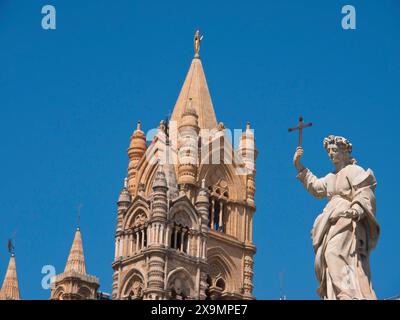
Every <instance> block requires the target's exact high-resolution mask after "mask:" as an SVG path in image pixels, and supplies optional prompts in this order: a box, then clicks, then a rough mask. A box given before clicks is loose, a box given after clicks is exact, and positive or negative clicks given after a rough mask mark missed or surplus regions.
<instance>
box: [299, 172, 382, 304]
mask: <svg viewBox="0 0 400 320" xmlns="http://www.w3.org/2000/svg"><path fill="white" fill-rule="evenodd" d="M297 178H298V179H299V180H300V181H301V182H302V183H303V185H304V187H305V188H306V189H307V190H308V191H309V192H310V193H311V194H312V195H314V196H315V197H317V198H319V199H322V198H325V197H326V198H328V200H329V201H328V203H327V205H326V206H325V208H324V210H323V212H322V213H321V214H320V215H319V216H318V217H317V218H316V220H315V222H314V226H313V229H312V231H311V236H312V241H313V247H314V251H315V272H316V275H317V279H318V281H319V282H320V287H319V288H318V290H317V292H318V294H319V295H320V297H321V298H323V299H376V295H375V292H374V291H373V289H372V285H371V274H370V268H369V255H370V253H371V250H373V249H374V247H375V245H376V243H377V241H378V236H379V225H378V223H377V221H376V218H375V213H376V205H375V193H374V191H375V187H376V180H375V177H374V174H373V172H372V171H371V170H370V169H368V170H366V171H365V170H364V169H363V168H361V167H360V166H358V165H355V164H350V165H347V166H346V167H344V168H343V169H342V170H340V171H339V172H337V173H330V174H328V175H327V176H325V177H324V178H320V179H318V178H317V177H316V176H315V175H314V174H313V173H312V172H311V171H310V170H309V169H304V170H303V171H301V172H300V173H299V174H298V175H297ZM355 204H358V205H359V206H360V207H362V209H363V214H362V215H361V217H360V219H359V221H357V220H354V219H351V218H345V217H340V218H339V219H338V220H337V221H336V222H334V220H335V219H334V217H338V216H339V215H340V214H343V213H344V211H346V210H348V209H350V208H351V207H352V206H354V205H355Z"/></svg>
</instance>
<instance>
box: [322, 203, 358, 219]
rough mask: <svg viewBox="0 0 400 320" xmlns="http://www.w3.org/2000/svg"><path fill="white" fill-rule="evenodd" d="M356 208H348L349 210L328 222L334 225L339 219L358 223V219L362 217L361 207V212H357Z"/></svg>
mask: <svg viewBox="0 0 400 320" xmlns="http://www.w3.org/2000/svg"><path fill="white" fill-rule="evenodd" d="M357 206H358V205H357ZM358 207H359V206H358ZM358 207H356V208H350V209H348V210H346V211H344V212H342V213H340V214H338V215H337V216H336V217H332V218H331V219H330V222H331V223H336V222H337V221H338V220H339V219H340V218H347V219H352V220H356V221H360V219H361V218H362V215H363V210H362V208H361V207H359V208H360V209H361V210H359V208H358Z"/></svg>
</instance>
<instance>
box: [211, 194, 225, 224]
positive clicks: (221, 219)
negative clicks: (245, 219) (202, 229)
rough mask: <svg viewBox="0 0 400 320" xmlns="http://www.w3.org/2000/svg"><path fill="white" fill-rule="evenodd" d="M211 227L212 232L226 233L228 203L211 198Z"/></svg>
mask: <svg viewBox="0 0 400 320" xmlns="http://www.w3.org/2000/svg"><path fill="white" fill-rule="evenodd" d="M209 210H210V211H209V217H208V218H209V227H210V228H211V229H212V230H215V231H219V232H225V230H226V226H225V224H226V201H225V200H224V199H220V198H216V197H210V209H209Z"/></svg>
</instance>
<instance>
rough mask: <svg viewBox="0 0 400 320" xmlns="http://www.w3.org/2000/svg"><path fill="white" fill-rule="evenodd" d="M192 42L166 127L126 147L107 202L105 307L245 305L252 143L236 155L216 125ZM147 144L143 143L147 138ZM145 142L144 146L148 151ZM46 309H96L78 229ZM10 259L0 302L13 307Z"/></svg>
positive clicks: (246, 137) (94, 285)
mask: <svg viewBox="0 0 400 320" xmlns="http://www.w3.org/2000/svg"><path fill="white" fill-rule="evenodd" d="M200 42H201V37H200V35H199V33H198V32H196V34H195V38H194V48H195V55H194V58H193V60H192V62H191V65H190V68H189V71H188V73H187V76H186V79H185V81H184V83H183V86H182V89H181V91H180V94H179V96H178V99H177V102H176V104H175V107H174V110H173V113H172V115H171V118H170V119H169V120H168V121H161V122H160V124H159V126H158V129H157V130H156V132H155V134H154V135H153V137H151V139H147V138H148V137H146V135H145V133H144V131H142V127H141V123H140V122H138V124H137V128H136V130H135V131H134V133H133V135H132V136H131V139H130V145H129V148H128V158H129V161H128V168H127V178H126V179H125V183H124V187H123V188H122V191H121V192H120V195H119V199H118V201H117V212H116V230H115V255H114V261H113V262H112V269H113V279H112V281H113V282H112V299H122V300H128V299H135V300H139V299H149V300H165V299H179V300H186V299H254V296H253V259H254V255H255V253H256V247H255V245H254V243H253V240H252V239H253V234H252V233H253V216H254V213H255V210H256V207H255V201H254V194H255V172H256V171H255V159H256V156H257V151H256V148H255V138H254V133H253V130H252V129H250V125H249V123H247V124H246V128H245V130H244V132H241V134H240V135H239V136H240V137H239V140H240V141H239V143H238V147H237V148H236V149H235V148H234V147H233V143H232V139H231V137H232V134H231V132H230V131H229V130H228V129H227V128H225V126H224V124H223V123H222V122H217V118H216V115H215V111H214V107H213V104H212V100H211V96H210V93H209V90H208V86H207V81H206V77H205V74H204V70H203V66H202V62H201V59H200V55H199V51H200ZM147 136H148V135H147ZM147 140H149V141H150V142H149V143H148V142H147ZM53 280H54V281H53V283H52V288H51V296H50V298H51V299H54V300H61V299H67V300H71V299H72V300H77V299H101V298H102V296H101V294H99V292H98V288H99V285H100V283H99V280H98V279H97V278H96V277H95V276H92V275H89V274H87V272H86V266H85V258H84V252H83V245H82V236H81V230H80V229H79V228H78V229H77V230H76V233H75V237H74V240H73V243H72V246H71V250H70V253H69V256H68V259H67V263H66V266H65V270H64V272H63V273H61V274H59V275H57V276H56V277H54V279H53ZM19 298H20V295H19V287H18V280H17V274H16V265H15V257H14V255H12V256H11V258H10V264H9V268H8V271H7V274H6V278H5V280H4V284H3V286H2V289H1V290H0V299H19Z"/></svg>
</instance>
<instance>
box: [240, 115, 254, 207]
mask: <svg viewBox="0 0 400 320" xmlns="http://www.w3.org/2000/svg"><path fill="white" fill-rule="evenodd" d="M238 153H239V155H240V156H241V158H242V159H243V162H244V166H245V168H246V172H247V174H246V175H245V179H246V187H247V191H246V194H247V201H248V203H249V204H250V205H251V206H254V205H255V204H254V195H255V192H256V187H255V176H256V158H257V149H256V145H255V138H254V130H252V129H251V128H250V123H249V122H247V124H246V131H245V132H243V134H242V136H241V138H240V142H239V148H238Z"/></svg>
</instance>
